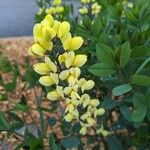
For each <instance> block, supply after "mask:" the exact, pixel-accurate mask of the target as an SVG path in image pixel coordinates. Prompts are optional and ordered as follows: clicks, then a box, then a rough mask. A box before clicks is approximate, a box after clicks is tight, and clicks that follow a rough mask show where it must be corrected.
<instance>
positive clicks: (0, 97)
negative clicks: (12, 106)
mask: <svg viewBox="0 0 150 150" xmlns="http://www.w3.org/2000/svg"><path fill="white" fill-rule="evenodd" d="M7 100H8V94H7V93H2V94H0V101H7Z"/></svg>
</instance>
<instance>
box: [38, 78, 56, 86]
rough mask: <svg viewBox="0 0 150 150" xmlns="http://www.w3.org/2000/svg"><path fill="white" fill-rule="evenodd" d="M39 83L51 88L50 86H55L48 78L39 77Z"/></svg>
mask: <svg viewBox="0 0 150 150" xmlns="http://www.w3.org/2000/svg"><path fill="white" fill-rule="evenodd" d="M39 82H40V83H41V84H42V85H44V86H51V85H53V84H55V83H54V81H53V80H52V78H51V77H50V76H42V77H40V79H39Z"/></svg>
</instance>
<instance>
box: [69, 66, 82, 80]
mask: <svg viewBox="0 0 150 150" xmlns="http://www.w3.org/2000/svg"><path fill="white" fill-rule="evenodd" d="M69 71H70V73H71V75H72V76H74V77H76V78H78V77H79V76H80V74H81V70H80V68H78V67H75V68H71V69H70V70H69Z"/></svg>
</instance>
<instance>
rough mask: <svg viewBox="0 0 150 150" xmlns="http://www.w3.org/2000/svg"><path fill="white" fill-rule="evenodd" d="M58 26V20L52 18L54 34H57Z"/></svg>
mask: <svg viewBox="0 0 150 150" xmlns="http://www.w3.org/2000/svg"><path fill="white" fill-rule="evenodd" d="M59 26H60V21H57V20H54V25H53V27H52V28H53V30H54V31H55V32H56V34H58V30H59Z"/></svg>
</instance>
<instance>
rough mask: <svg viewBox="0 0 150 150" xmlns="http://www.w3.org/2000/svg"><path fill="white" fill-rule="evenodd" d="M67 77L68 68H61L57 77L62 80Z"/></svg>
mask: <svg viewBox="0 0 150 150" xmlns="http://www.w3.org/2000/svg"><path fill="white" fill-rule="evenodd" d="M68 77H69V70H63V71H62V72H61V73H60V74H59V78H60V79H61V80H62V81H64V80H66V79H67V78H68Z"/></svg>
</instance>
